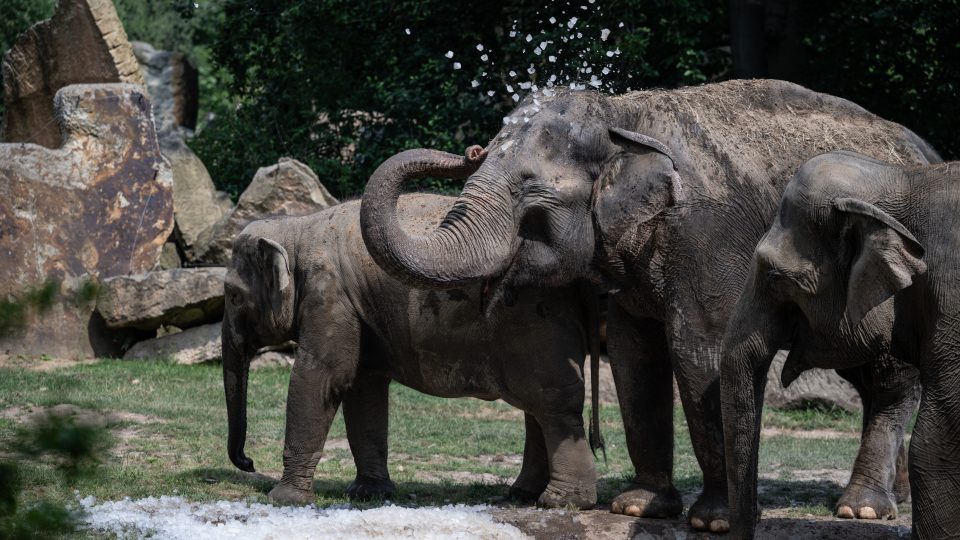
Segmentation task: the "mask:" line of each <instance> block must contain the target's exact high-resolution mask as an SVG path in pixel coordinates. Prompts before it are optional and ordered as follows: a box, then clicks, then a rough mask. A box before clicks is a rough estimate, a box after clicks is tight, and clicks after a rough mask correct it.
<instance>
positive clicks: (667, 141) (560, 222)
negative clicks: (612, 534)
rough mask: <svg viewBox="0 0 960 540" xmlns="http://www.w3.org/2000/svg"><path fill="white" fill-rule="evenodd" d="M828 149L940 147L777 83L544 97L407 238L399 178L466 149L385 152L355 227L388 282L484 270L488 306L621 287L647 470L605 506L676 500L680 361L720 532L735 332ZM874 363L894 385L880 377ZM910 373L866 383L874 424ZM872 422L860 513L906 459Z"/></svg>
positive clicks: (616, 319)
mask: <svg viewBox="0 0 960 540" xmlns="http://www.w3.org/2000/svg"><path fill="white" fill-rule="evenodd" d="M548 94H549V95H548ZM836 147H844V148H848V149H851V150H857V151H859V152H862V153H865V154H869V155H873V156H875V157H878V158H884V159H888V160H892V161H896V162H902V163H926V162H928V161H938V160H939V157H938V156H937V154H936V152H934V151H933V149H932V148H930V147H929V146H928V145H927V144H926V143H925V142H924V141H923V140H921V139H920V138H919V137H917V136H916V135H915V134H913V133H912V132H910V131H909V130H908V129H906V128H904V127H903V126H900V125H898V124H894V123H891V122H887V121H884V120H882V119H881V118H878V117H877V116H875V115H873V114H871V113H869V112H867V111H865V110H864V109H862V108H860V107H858V106H857V105H855V104H853V103H850V102H848V101H845V100H843V99H839V98H836V97H832V96H828V95H825V94H819V93H816V92H812V91H810V90H807V89H805V88H803V87H800V86H797V85H794V84H790V83H786V82H781V81H768V80H752V81H730V82H725V83H719V84H710V85H704V86H698V87H690V88H683V89H679V90H653V91H642V92H633V93H630V94H626V95H623V96H604V95H601V94H598V93H595V92H589V91H587V92H569V91H557V92H553V91H548V92H547V93H537V94H534V95H532V96H529V97H528V98H527V99H526V100H525V101H524V102H523V103H522V104H521V105H520V106H519V107H518V108H517V109H516V110H514V111H513V112H512V113H511V115H510V116H509V117H507V118H505V123H504V127H503V128H502V129H501V131H500V133H499V134H498V135H497V136H496V137H495V138H494V139H493V140H492V141H491V142H490V143H489V145H488V146H487V147H486V149H485V150H483V151H484V152H487V153H488V156H487V159H486V161H485V162H484V164H483V165H482V166H481V167H480V168H479V169H478V170H477V171H476V172H475V173H474V174H473V175H471V176H470V177H469V178H468V179H467V182H466V185H465V186H464V189H463V192H462V193H461V195H460V196H459V197H458V199H457V202H456V203H455V204H454V206H453V208H452V209H451V211H450V212H449V213H448V214H447V216H446V217H445V218H444V219H443V220H442V221H441V222H440V224H439V226H438V227H437V228H436V229H435V230H434V231H432V232H430V233H428V234H423V235H411V234H409V233H408V232H406V231H404V230H403V228H402V227H401V226H400V224H399V223H398V221H397V219H396V212H395V206H396V201H397V197H398V196H399V193H400V190H401V186H402V184H403V183H404V182H407V181H408V180H411V179H413V178H419V177H424V176H442V175H444V174H446V171H448V170H451V168H455V167H457V166H459V165H458V164H459V163H461V161H462V158H461V157H459V156H453V155H450V154H445V153H442V152H437V151H432V150H423V149H421V150H409V151H406V152H403V153H400V154H398V155H396V156H394V157H392V158H390V159H388V160H387V161H386V162H384V163H383V164H382V165H381V166H380V168H378V169H377V171H376V172H375V173H374V175H373V177H371V179H370V182H369V183H368V184H367V188H366V191H365V193H364V196H363V205H362V209H361V226H362V232H363V237H364V240H365V242H366V244H367V247H368V249H369V250H370V252H371V255H373V257H374V259H375V260H376V261H377V262H378V263H379V264H380V265H381V266H383V267H384V268H385V269H386V270H387V271H389V272H390V273H391V274H393V275H394V276H397V277H398V278H400V279H403V280H405V281H407V282H408V283H411V284H413V285H417V286H423V287H441V288H442V287H455V286H460V285H462V284H464V283H469V282H473V281H476V280H482V281H484V283H485V284H484V287H483V291H484V293H485V295H486V297H487V302H488V304H493V303H496V302H497V301H499V300H506V301H507V302H508V303H509V301H510V299H511V297H512V296H513V294H512V292H511V291H512V290H513V289H514V288H516V287H520V286H527V285H538V286H543V285H559V284H562V283H567V282H569V281H571V280H573V279H577V278H582V277H585V276H587V277H592V278H594V279H599V280H603V281H604V282H606V283H607V286H608V287H609V288H610V289H612V290H614V291H615V293H614V294H613V295H612V296H611V298H612V302H611V307H610V312H609V316H610V320H609V323H608V324H609V326H608V335H609V348H610V352H611V363H612V366H613V373H614V378H615V381H616V385H617V392H618V394H619V396H620V405H621V411H622V414H623V418H624V423H625V429H626V436H627V444H628V446H629V452H630V457H631V461H632V462H633V465H634V467H635V470H636V477H635V480H634V482H633V484H632V485H631V486H630V488H629V489H628V490H627V491H625V492H624V493H622V494H620V495H619V496H618V497H617V498H616V499H615V500H614V501H613V503H612V509H613V511H614V512H622V513H627V514H631V515H638V516H649V517H663V516H670V515H675V514H678V513H679V512H680V511H681V510H682V503H681V500H680V497H679V495H678V493H677V491H676V489H675V488H674V486H673V478H672V465H673V418H672V408H673V400H672V397H673V396H672V392H671V388H672V386H671V380H670V379H671V373H673V374H674V375H675V376H676V379H677V383H678V385H679V389H680V397H681V400H682V402H683V407H684V412H685V414H686V418H687V423H688V425H689V426H690V435H691V439H692V442H693V447H694V451H695V452H696V455H697V459H698V461H699V463H700V468H701V469H702V470H703V473H704V490H703V493H702V494H701V495H700V496H699V498H698V499H697V501H696V502H695V503H694V505H693V506H692V507H691V508H690V510H689V512H688V516H689V520H690V523H691V525H692V526H693V527H694V528H696V529H710V530H713V531H723V530H726V529H727V527H728V522H727V515H728V513H727V504H726V501H727V487H726V478H725V475H724V460H723V440H722V436H723V426H722V423H721V420H720V395H719V351H720V345H721V339H722V336H723V331H724V328H725V326H726V323H727V320H728V319H729V318H730V313H731V311H732V310H733V307H734V305H735V303H736V301H737V298H738V296H739V294H740V291H741V290H742V287H743V283H744V281H745V278H746V274H747V271H748V266H749V261H750V257H751V254H752V253H753V248H754V246H755V245H756V243H757V241H758V240H759V239H760V237H761V235H762V234H763V233H764V231H765V230H766V228H767V226H768V225H769V223H770V221H771V219H772V217H773V214H774V211H775V209H776V206H777V202H778V201H779V200H780V195H781V193H782V192H783V189H784V186H785V185H786V183H787V182H788V180H789V179H790V177H791V176H792V175H793V173H794V172H795V171H796V169H797V168H798V167H799V166H800V165H801V164H802V163H803V162H804V161H805V160H806V159H808V158H809V157H811V156H813V155H816V154H818V153H821V152H823V151H826V150H829V149H833V148H836ZM865 369H872V368H870V367H868V368H865ZM877 369H882V366H881V367H878V368H877ZM862 375H863V376H862V377H861V378H862V379H863V380H874V381H876V380H884V381H887V382H888V383H889V382H890V381H889V379H890V378H889V377H888V376H886V375H884V374H883V373H879V374H874V375H871V374H869V373H863V374H862ZM912 385H913V382H912V379H911V378H910V377H904V378H903V380H900V381H896V384H895V386H896V387H897V390H898V391H896V392H894V393H893V394H891V393H890V392H881V391H879V390H880V389H878V390H877V391H876V392H871V395H870V396H867V398H866V400H867V402H868V406H867V407H865V410H866V411H867V412H868V413H870V414H871V415H872V416H871V417H870V418H868V419H867V420H868V423H872V424H876V423H877V422H879V423H881V424H883V423H884V422H887V421H888V420H887V419H889V418H897V419H899V418H903V417H905V415H906V414H908V412H907V411H908V410H909V408H910V407H911V406H912V399H913V397H912V396H913V389H912ZM891 395H893V396H895V397H890V396H891ZM891 411H892V412H891ZM878 412H879V413H882V414H875V413H878ZM888 413H889V414H888ZM879 427H880V428H879V429H868V430H865V433H864V435H865V437H864V443H863V444H864V448H865V449H869V451H862V452H861V454H860V459H858V461H857V464H856V467H855V470H854V474H853V477H852V479H851V482H850V484H849V485H848V486H847V488H846V490H845V492H844V495H843V499H841V502H842V503H843V505H844V506H845V507H847V508H848V509H852V513H853V514H854V515H857V516H861V517H869V516H870V512H862V511H861V510H862V509H864V508H866V507H868V505H869V504H875V503H873V502H871V501H873V500H875V499H884V500H889V499H890V498H891V495H890V489H891V488H890V485H889V482H888V481H887V480H888V479H887V478H885V477H882V472H883V471H886V470H888V469H889V466H886V467H885V466H884V465H883V464H885V463H892V462H893V461H894V456H893V455H891V453H895V450H894V451H893V452H891V451H887V450H886V449H887V448H889V446H890V445H889V441H888V440H887V437H888V435H889V434H891V433H896V430H895V429H892V428H889V429H888V428H887V427H885V425H881V426H879ZM898 445H899V442H898ZM874 449H876V451H874ZM878 475H880V476H878ZM864 503H866V504H864Z"/></svg>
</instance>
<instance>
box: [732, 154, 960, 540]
mask: <svg viewBox="0 0 960 540" xmlns="http://www.w3.org/2000/svg"><path fill="white" fill-rule="evenodd" d="M958 210H960V163H949V164H939V165H933V166H926V167H902V166H895V165H892V164H889V163H883V162H880V161H877V160H874V159H872V158H870V157H867V156H863V155H858V154H855V153H852V152H831V153H829V154H824V155H822V156H817V157H815V158H813V159H811V160H810V161H809V162H807V164H805V165H804V166H803V167H802V168H801V169H800V170H799V171H798V172H797V175H796V178H795V179H794V180H793V181H792V182H790V184H789V186H788V187H787V189H786V191H785V192H784V194H783V201H782V203H781V205H780V209H779V211H778V212H777V215H776V219H775V220H774V222H773V225H772V226H771V227H770V230H769V232H767V234H766V235H765V236H764V237H763V239H762V240H761V242H760V243H759V244H758V245H757V248H756V251H755V253H754V256H753V262H752V265H751V271H750V275H749V281H748V283H747V285H746V288H745V290H744V292H743V295H742V296H741V297H740V300H739V303H738V304H737V307H736V310H735V312H734V315H733V318H732V319H731V321H730V325H729V326H728V328H727V334H726V336H725V340H724V354H723V363H722V370H721V371H722V376H721V377H722V395H723V412H724V426H725V428H726V431H725V434H726V437H725V442H726V445H727V452H728V454H727V455H728V458H729V459H728V460H727V475H728V478H729V480H730V506H731V510H732V516H731V517H732V519H733V526H734V528H733V531H732V532H734V533H736V536H737V537H738V538H739V537H752V536H753V533H754V525H755V523H756V519H757V518H758V517H759V512H758V508H757V504H756V500H757V499H756V496H757V493H756V482H757V476H756V475H757V449H758V445H759V442H760V437H759V432H760V413H761V410H762V409H761V407H762V403H763V401H762V399H763V397H762V396H763V381H764V378H763V377H764V374H765V372H766V369H767V368H768V366H769V365H770V360H771V358H772V357H773V355H774V354H776V352H777V349H781V348H787V347H790V348H791V352H790V356H789V357H788V358H787V364H786V365H795V366H796V365H798V366H799V369H803V368H804V367H806V366H808V365H814V366H817V367H832V368H836V367H850V366H856V365H858V364H862V363H865V362H870V361H872V359H873V358H875V357H876V356H877V355H878V354H880V353H884V352H887V351H889V352H891V353H892V354H893V355H895V356H896V357H897V358H899V359H901V360H903V361H904V362H909V363H910V364H912V365H915V366H917V368H918V369H919V371H920V376H921V379H922V381H923V397H922V401H921V405H920V411H919V413H918V414H917V422H916V426H915V427H914V430H913V439H912V441H911V443H910V484H911V489H912V492H913V537H914V538H920V539H925V538H931V539H932V538H937V539H940V538H960V497H958V496H957V493H958V490H960V363H958V362H957V354H958V352H960V341H958V339H957V337H958V336H960V302H958V298H960V292H958V288H957V284H958V282H960V275H958V273H960V221H958V219H957V215H958Z"/></svg>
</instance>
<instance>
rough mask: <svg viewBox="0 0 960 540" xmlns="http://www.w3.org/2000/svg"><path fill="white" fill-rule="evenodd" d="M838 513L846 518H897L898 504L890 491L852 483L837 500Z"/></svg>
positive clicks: (838, 515)
mask: <svg viewBox="0 0 960 540" xmlns="http://www.w3.org/2000/svg"><path fill="white" fill-rule="evenodd" d="M836 513H837V517H839V518H845V519H895V518H896V517H897V505H896V504H895V503H894V501H893V496H892V494H890V493H885V492H883V491H876V490H874V489H871V488H868V487H865V486H860V485H854V484H850V485H848V486H847V489H845V490H843V495H842V496H841V497H840V500H839V501H837V510H836Z"/></svg>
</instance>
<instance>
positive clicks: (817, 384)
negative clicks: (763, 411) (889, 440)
mask: <svg viewBox="0 0 960 540" xmlns="http://www.w3.org/2000/svg"><path fill="white" fill-rule="evenodd" d="M786 359H787V352H786V351H780V352H779V353H777V356H775V357H774V359H773V363H772V364H771V365H770V371H768V372H767V389H766V394H765V395H764V402H765V403H766V404H767V405H769V406H771V407H776V408H781V409H791V408H799V407H807V406H809V405H826V406H828V407H839V408H841V409H846V410H848V411H859V410H860V408H861V404H860V394H859V393H857V390H856V389H855V388H854V387H853V385H852V384H850V383H849V382H847V381H846V380H845V379H844V378H843V377H841V376H840V375H838V374H837V372H836V371H834V370H832V369H819V368H813V369H808V370H807V371H804V372H803V373H802V374H801V375H800V376H799V377H798V378H797V380H795V381H793V383H792V384H791V385H790V386H789V387H787V388H784V387H783V385H782V384H781V383H780V372H781V371H783V363H784V362H785V361H786Z"/></svg>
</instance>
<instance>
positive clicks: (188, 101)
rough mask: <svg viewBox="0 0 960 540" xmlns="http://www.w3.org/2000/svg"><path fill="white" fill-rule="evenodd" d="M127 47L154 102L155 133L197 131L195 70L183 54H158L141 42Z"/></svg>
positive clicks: (197, 96)
mask: <svg viewBox="0 0 960 540" xmlns="http://www.w3.org/2000/svg"><path fill="white" fill-rule="evenodd" d="M130 45H131V46H132V47H133V54H134V55H135V56H136V57H137V61H138V62H140V73H141V75H142V76H143V79H144V81H145V82H146V85H147V93H149V94H150V100H151V101H152V102H153V118H154V121H155V122H156V123H157V131H159V132H161V133H169V132H173V131H177V130H178V128H181V127H182V128H186V129H189V130H193V129H196V127H197V109H198V105H199V90H198V88H199V86H198V77H197V68H195V67H193V64H191V63H190V61H189V60H188V59H187V57H186V55H184V54H183V53H180V52H174V51H158V50H156V49H154V48H153V46H152V45H150V44H149V43H144V42H142V41H132V42H130Z"/></svg>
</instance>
